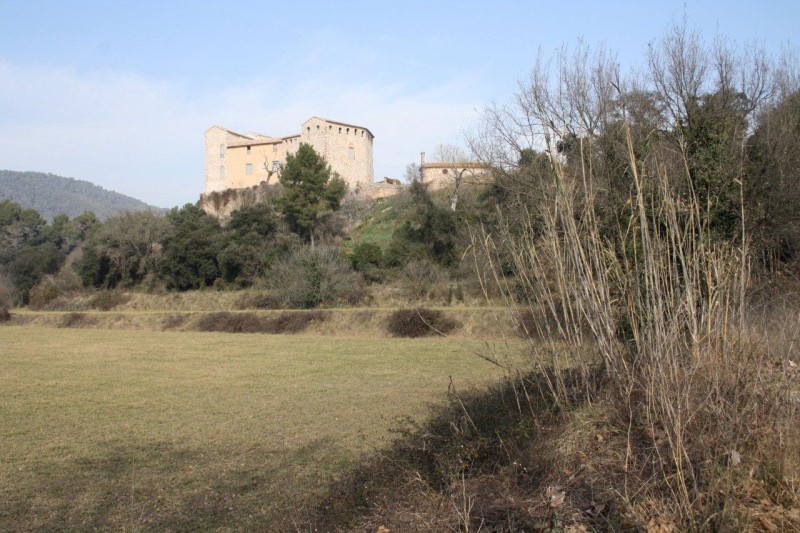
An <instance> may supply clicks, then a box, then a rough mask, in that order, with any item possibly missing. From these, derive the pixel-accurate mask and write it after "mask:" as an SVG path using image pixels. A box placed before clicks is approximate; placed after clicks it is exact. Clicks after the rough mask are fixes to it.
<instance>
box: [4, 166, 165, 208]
mask: <svg viewBox="0 0 800 533" xmlns="http://www.w3.org/2000/svg"><path fill="white" fill-rule="evenodd" d="M3 200H11V201H12V202H16V203H18V204H19V205H21V206H22V207H24V208H26V209H29V208H32V209H35V210H36V211H38V212H39V214H40V215H42V217H44V218H46V219H48V220H52V218H53V217H54V216H56V215H58V214H61V213H64V214H66V215H68V216H69V217H70V218H72V217H74V216H77V215H80V214H81V213H83V212H84V211H92V212H94V214H95V215H97V217H98V218H101V219H104V218H107V217H109V216H111V215H114V214H117V213H122V212H124V211H146V210H149V211H153V212H154V213H164V212H166V209H163V208H160V207H155V206H152V205H148V204H146V203H144V202H142V201H141V200H137V199H136V198H131V197H130V196H125V195H124V194H120V193H118V192H114V191H108V190H106V189H104V188H102V187H100V186H98V185H95V184H94V183H90V182H88V181H83V180H76V179H73V178H64V177H62V176H56V175H55V174H45V173H43V172H16V171H13V170H0V201H3Z"/></svg>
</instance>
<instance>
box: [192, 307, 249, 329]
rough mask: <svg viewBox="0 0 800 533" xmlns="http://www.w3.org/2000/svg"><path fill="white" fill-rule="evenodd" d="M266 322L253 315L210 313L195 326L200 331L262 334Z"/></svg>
mask: <svg viewBox="0 0 800 533" xmlns="http://www.w3.org/2000/svg"><path fill="white" fill-rule="evenodd" d="M263 328H264V320H263V319H262V318H260V317H259V316H258V315H255V314H253V313H227V312H219V313H209V314H207V315H204V316H202V317H201V318H200V320H198V321H197V324H195V329H197V330H198V331H218V332H222V333H260V332H262V330H263Z"/></svg>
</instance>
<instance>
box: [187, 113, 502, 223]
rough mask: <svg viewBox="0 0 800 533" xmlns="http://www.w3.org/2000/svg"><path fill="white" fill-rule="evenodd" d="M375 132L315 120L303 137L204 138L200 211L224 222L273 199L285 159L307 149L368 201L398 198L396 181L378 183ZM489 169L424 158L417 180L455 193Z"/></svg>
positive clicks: (221, 134)
mask: <svg viewBox="0 0 800 533" xmlns="http://www.w3.org/2000/svg"><path fill="white" fill-rule="evenodd" d="M374 138H375V137H374V135H373V134H372V132H371V131H370V130H369V129H367V128H365V127H363V126H356V125H355V124H348V123H345V122H338V121H335V120H328V119H325V118H320V117H311V118H310V119H308V120H306V121H305V122H304V123H303V124H302V126H301V128H300V133H299V134H296V135H289V136H286V137H271V136H269V135H263V134H260V133H253V132H249V133H237V132H235V131H231V130H229V129H226V128H223V127H221V126H211V127H210V128H208V130H206V132H205V181H206V187H205V192H204V193H203V194H201V195H200V203H199V205H200V206H201V207H202V208H203V209H204V210H205V211H206V212H207V213H209V214H212V215H214V216H217V217H219V218H221V219H224V218H226V217H227V216H229V215H230V213H231V212H232V211H233V210H235V209H238V208H239V207H242V206H244V205H251V204H254V203H257V202H259V201H261V200H262V199H263V197H265V195H269V194H270V193H269V187H266V186H267V185H270V184H274V183H276V182H277V181H278V177H279V176H280V173H281V170H282V169H283V166H284V165H285V164H286V157H287V156H288V155H289V154H293V153H295V152H296V151H297V149H298V148H300V145H301V144H303V143H305V144H309V145H311V146H312V147H313V148H314V150H316V152H317V153H318V154H320V155H322V156H323V157H324V158H325V160H326V161H327V162H328V164H329V165H330V166H331V170H332V171H333V172H334V173H336V174H338V175H339V177H340V178H342V179H343V180H344V181H345V182H346V183H347V185H348V187H349V189H350V191H351V192H353V193H355V194H357V195H361V196H362V197H364V198H367V199H377V198H382V197H386V196H391V195H394V194H397V193H398V192H399V191H400V190H401V189H402V188H403V187H404V185H403V184H402V183H401V182H400V181H399V180H396V179H391V178H384V179H383V180H382V181H381V182H377V183H376V182H375V181H374V170H373V157H372V146H373V140H374ZM488 171H489V169H488V167H487V166H486V165H483V164H481V163H475V162H466V161H448V162H445V161H441V162H426V161H425V153H424V152H423V153H422V154H421V157H420V166H419V179H420V181H422V183H425V184H427V185H428V186H429V187H430V188H431V189H441V188H446V187H452V186H453V185H454V184H455V182H456V179H458V180H459V181H461V180H463V182H465V183H478V182H481V181H482V180H483V179H485V178H486V177H487V176H488Z"/></svg>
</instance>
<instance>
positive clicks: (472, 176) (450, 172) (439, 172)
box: [420, 163, 489, 189]
mask: <svg viewBox="0 0 800 533" xmlns="http://www.w3.org/2000/svg"><path fill="white" fill-rule="evenodd" d="M420 172H421V181H422V183H425V184H428V186H429V187H430V188H431V189H444V188H446V187H453V186H455V183H456V177H458V174H459V173H461V176H462V180H463V181H462V183H466V184H478V183H483V182H484V181H485V180H486V179H487V178H488V177H489V169H488V168H487V167H486V166H484V165H482V164H480V163H423V164H422V165H421V166H420Z"/></svg>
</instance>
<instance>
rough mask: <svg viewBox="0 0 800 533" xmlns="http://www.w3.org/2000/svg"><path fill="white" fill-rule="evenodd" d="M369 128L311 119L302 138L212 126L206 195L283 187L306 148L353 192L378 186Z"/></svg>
mask: <svg viewBox="0 0 800 533" xmlns="http://www.w3.org/2000/svg"><path fill="white" fill-rule="evenodd" d="M374 138H375V137H374V136H373V135H372V132H370V131H369V130H368V129H367V128H365V127H363V126H356V125H354V124H347V123H344V122H337V121H335V120H327V119H324V118H320V117H311V118H310V119H308V120H306V121H305V122H304V123H303V125H302V127H301V129H300V133H299V134H297V135H289V136H287V137H270V136H268V135H262V134H260V133H246V134H244V133H237V132H235V131H231V130H228V129H225V128H223V127H221V126H212V127H210V128H209V129H208V130H206V133H205V167H206V168H205V173H206V189H205V194H206V195H209V194H210V193H214V192H222V191H225V190H228V189H247V188H252V187H255V186H258V185H265V184H269V183H275V182H277V181H278V180H277V177H278V175H279V174H280V172H281V169H282V168H283V165H284V164H286V156H287V155H289V154H293V153H294V152H296V151H297V149H298V148H299V147H300V144H301V143H305V144H309V145H311V146H312V147H313V148H314V150H316V151H317V153H318V154H320V155H322V156H323V157H324V158H325V160H326V161H327V162H328V164H329V165H330V166H331V170H332V171H333V172H335V173H336V174H338V175H339V177H340V178H342V179H343V180H344V181H345V182H347V185H348V186H349V187H350V190H352V191H363V190H367V189H370V188H372V187H373V179H374V170H373V165H372V142H373V139H374Z"/></svg>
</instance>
